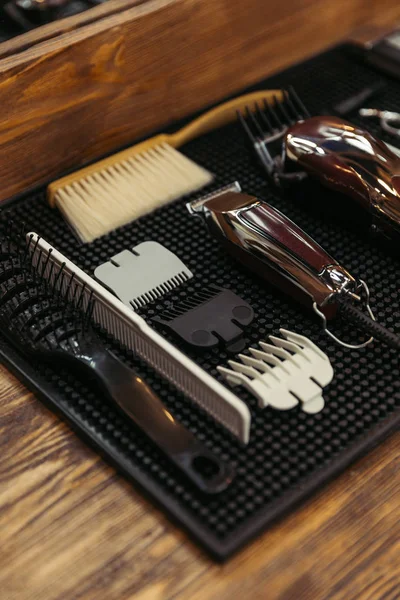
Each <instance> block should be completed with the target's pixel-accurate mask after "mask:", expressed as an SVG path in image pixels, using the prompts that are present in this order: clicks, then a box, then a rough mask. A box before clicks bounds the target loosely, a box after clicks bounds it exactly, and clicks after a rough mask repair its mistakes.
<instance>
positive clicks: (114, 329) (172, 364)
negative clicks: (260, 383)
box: [27, 233, 250, 444]
mask: <svg viewBox="0 0 400 600" xmlns="http://www.w3.org/2000/svg"><path fill="white" fill-rule="evenodd" d="M27 241H28V250H27V251H28V252H30V253H31V254H32V263H33V265H34V266H37V267H38V268H39V265H42V266H41V267H40V268H41V276H42V277H44V279H46V280H48V281H49V282H50V283H52V282H53V281H54V279H55V278H56V277H60V274H61V277H62V285H61V286H60V294H61V295H64V294H65V293H66V291H67V278H69V277H71V275H72V274H74V282H75V285H76V286H77V288H76V289H77V293H79V292H80V291H81V289H82V288H84V291H83V293H82V308H83V309H86V307H87V305H88V303H89V301H90V300H93V301H94V310H93V316H92V319H93V321H94V323H96V324H98V325H100V326H101V327H103V328H104V329H105V330H106V331H107V332H108V333H109V334H110V335H112V336H113V337H114V339H116V340H117V341H119V342H120V343H121V344H122V345H123V346H125V347H126V348H127V349H128V350H131V351H132V352H133V353H134V354H136V355H137V356H139V357H140V358H141V359H143V360H144V361H145V362H146V363H148V364H149V365H150V366H151V367H153V368H154V369H155V370H156V371H157V372H158V373H159V374H160V375H161V376H162V377H164V378H165V379H167V380H168V381H169V382H171V383H172V384H173V385H175V386H176V387H177V388H178V389H179V390H181V391H182V392H183V393H184V394H186V395H187V396H188V397H189V398H191V399H192V400H193V401H194V402H195V403H196V404H198V405H199V406H200V407H202V408H203V409H204V410H205V411H206V412H207V413H208V414H209V415H211V416H212V417H213V418H214V419H215V420H216V421H218V422H219V423H221V424H222V425H224V426H225V427H226V428H227V429H228V430H229V431H230V432H231V433H233V434H234V435H235V436H236V437H237V438H238V439H239V440H240V441H242V442H243V443H245V444H247V443H248V441H249V432H250V412H249V409H248V408H247V406H246V404H245V403H244V402H243V401H242V400H240V399H239V398H238V397H237V396H235V394H233V393H232V392H230V391H229V390H227V389H226V387H225V386H223V385H222V384H221V383H219V382H218V381H217V380H216V379H214V378H213V377H212V376H211V375H209V374H208V373H206V371H204V369H202V368H200V367H199V366H198V365H197V364H196V363H195V362H193V361H192V360H191V359H189V358H188V357H187V356H185V355H184V354H183V353H182V352H181V351H180V350H178V348H176V347H175V346H173V345H172V344H170V343H169V342H168V341H167V340H165V339H164V338H163V337H162V336H161V335H159V334H158V333H157V332H156V331H155V330H154V329H153V328H152V327H150V326H149V325H148V324H147V323H146V321H145V320H144V319H143V318H142V317H140V316H139V315H138V314H137V313H135V312H134V311H133V310H132V309H131V308H127V307H126V306H125V305H124V304H123V302H121V301H120V300H118V298H116V297H115V296H113V295H112V294H111V293H110V292H109V291H108V290H106V289H105V288H104V287H103V286H101V285H100V284H98V283H97V282H96V281H95V280H94V279H92V278H91V277H89V275H87V274H86V273H84V272H83V271H82V270H81V269H79V267H77V266H76V265H75V264H74V263H72V262H71V261H70V260H68V259H67V258H66V257H65V256H64V255H63V254H61V253H60V252H58V250H56V249H55V248H53V247H52V246H50V245H49V244H48V243H47V242H46V241H45V240H43V239H42V238H40V237H39V236H38V235H37V234H36V233H28V234H27Z"/></svg>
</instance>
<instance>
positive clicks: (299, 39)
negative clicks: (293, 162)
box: [0, 0, 400, 199]
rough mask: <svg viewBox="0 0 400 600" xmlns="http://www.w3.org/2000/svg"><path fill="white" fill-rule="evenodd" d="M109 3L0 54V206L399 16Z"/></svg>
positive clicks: (339, 4) (338, 8)
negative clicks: (356, 32)
mask: <svg viewBox="0 0 400 600" xmlns="http://www.w3.org/2000/svg"><path fill="white" fill-rule="evenodd" d="M107 6H108V7H107V8H104V7H98V8H96V9H93V11H97V12H93V13H91V12H90V11H88V13H87V15H88V16H81V17H79V18H76V19H75V20H67V21H65V22H64V23H61V24H60V25H54V26H52V27H53V29H52V28H50V30H49V29H46V28H45V29H44V30H43V33H42V34H41V33H40V32H38V33H32V34H27V35H28V36H31V37H28V38H26V40H25V42H24V39H23V37H22V38H21V39H20V40H18V41H15V42H9V43H6V44H5V45H4V46H3V48H4V56H5V57H4V58H3V59H0V106H1V108H2V110H1V112H0V164H1V186H0V199H5V198H8V197H10V196H12V195H13V194H16V193H18V192H20V191H22V190H25V189H26V188H31V187H33V186H35V185H38V184H39V183H43V182H46V181H48V180H50V179H54V178H56V177H57V176H59V175H61V174H62V173H64V172H66V171H68V170H70V169H72V168H77V167H79V166H81V165H82V164H84V163H86V162H87V161H89V160H92V159H95V158H96V157H99V156H100V155H103V154H105V153H108V152H110V151H112V150H113V149H116V148H117V147H119V146H121V145H123V144H128V143H130V142H131V141H132V140H133V139H135V138H136V137H137V136H141V135H144V134H146V133H148V132H150V131H151V130H154V129H155V128H156V127H159V126H162V125H165V124H166V123H169V122H171V121H173V120H175V119H177V118H181V117H183V116H185V115H187V114H189V113H191V112H193V111H196V110H199V109H201V108H204V107H205V106H206V105H209V104H210V103H213V102H216V101H218V100H220V99H222V98H224V97H226V96H227V95H228V94H231V93H233V92H235V91H238V90H240V89H242V88H243V87H244V86H246V85H249V84H252V83H254V82H256V81H259V80H260V79H262V78H264V77H265V76H266V75H268V74H270V73H272V72H274V71H277V70H279V69H281V68H283V67H284V66H286V65H288V64H290V63H292V62H294V61H297V60H300V59H301V58H304V57H305V56H309V55H312V54H314V53H316V52H319V51H320V50H321V49H322V48H326V47H327V46H328V45H330V44H334V43H336V42H338V41H340V40H343V39H344V38H346V37H348V36H349V35H351V33H352V32H353V31H354V30H355V29H356V28H358V27H360V26H361V25H366V24H368V23H371V22H374V23H376V24H377V25H381V24H388V23H394V21H395V19H400V4H399V3H398V2H397V1H396V0H380V1H379V2H375V1H373V2H366V1H365V0H335V2H332V0H291V1H290V2H280V1H279V0H268V1H266V0H246V2H232V0H213V1H212V2H211V1H209V2H207V1H205V0H148V1H139V2H135V0H129V1H128V2H126V5H125V6H126V7H125V8H124V5H123V4H121V1H120V0H110V1H109V3H107ZM113 7H114V8H113ZM106 13H107V14H106ZM85 15H86V13H85ZM90 15H92V16H90ZM94 16H96V19H95V20H93V21H92V19H94ZM56 34H57V35H56ZM12 48H14V50H15V53H11V50H12ZM0 53H1V52H0Z"/></svg>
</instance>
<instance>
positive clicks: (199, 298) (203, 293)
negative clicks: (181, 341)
mask: <svg viewBox="0 0 400 600" xmlns="http://www.w3.org/2000/svg"><path fill="white" fill-rule="evenodd" d="M222 291H223V288H219V287H218V286H212V285H211V286H209V287H205V288H203V289H202V290H198V291H195V292H193V293H192V294H191V295H190V296H187V297H186V298H185V299H183V300H181V301H180V302H178V303H176V304H174V305H173V306H169V307H167V308H165V309H164V310H163V312H161V313H159V314H158V316H159V318H160V319H162V320H164V321H171V320H172V319H176V317H179V316H181V315H183V314H184V313H186V312H187V311H188V310H191V309H193V308H197V307H198V306H200V305H201V304H204V303H205V302H208V301H209V300H211V298H214V297H215V296H216V295H217V294H220V293H221V292H222Z"/></svg>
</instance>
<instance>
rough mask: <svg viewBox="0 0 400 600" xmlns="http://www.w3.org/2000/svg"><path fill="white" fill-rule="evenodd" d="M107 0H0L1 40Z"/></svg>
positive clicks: (75, 13)
mask: <svg viewBox="0 0 400 600" xmlns="http://www.w3.org/2000/svg"><path fill="white" fill-rule="evenodd" d="M106 1H107V0H0V42H1V41H5V40H7V39H10V38H13V37H15V36H16V35H19V34H20V33H23V32H24V31H30V30H31V29H35V28H36V27H40V26H41V25H45V24H46V23H51V22H53V21H57V20H58V19H64V18H65V17H71V16H72V15H77V14H78V13H81V12H83V11H85V10H87V9H88V8H92V7H93V6H96V5H98V4H103V3H104V2H106Z"/></svg>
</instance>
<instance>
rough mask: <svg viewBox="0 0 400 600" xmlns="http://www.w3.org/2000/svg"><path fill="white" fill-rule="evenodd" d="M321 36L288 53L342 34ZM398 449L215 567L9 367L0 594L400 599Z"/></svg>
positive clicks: (30, 599)
mask: <svg viewBox="0 0 400 600" xmlns="http://www.w3.org/2000/svg"><path fill="white" fill-rule="evenodd" d="M324 1H325V0H321V1H320V3H319V4H320V6H321V7H322V6H325V4H324ZM133 3H134V2H133ZM138 3H139V4H140V2H138ZM185 3H186V4H189V0H185ZM170 4H172V3H170ZM297 4H299V2H297ZM361 4H362V3H360V2H359V0H351V2H348V3H347V6H348V7H350V5H351V6H352V7H353V8H352V10H353V12H351V11H350V8H349V9H348V10H347V13H346V19H345V21H343V23H345V24H346V25H345V29H343V35H348V33H349V31H350V29H351V23H352V19H353V20H354V22H356V15H357V18H358V15H359V9H360V6H361ZM383 5H385V8H384V6H383ZM330 6H332V7H333V4H332V3H330ZM364 6H365V7H366V3H365V2H364ZM339 9H340V7H337V10H339ZM389 9H390V10H389ZM368 10H369V11H370V13H371V15H372V16H373V17H374V18H371V23H372V24H373V23H374V22H378V23H379V24H382V23H383V22H384V20H385V19H384V17H385V15H386V17H387V23H388V22H389V20H390V18H392V17H391V15H392V16H393V17H394V16H395V15H396V16H399V14H400V10H399V8H398V6H397V3H395V2H393V1H392V0H385V2H381V3H379V8H378V5H377V9H376V11H373V10H372V4H371V5H369V4H368ZM321 11H322V8H321ZM321 11H320V12H319V13H315V14H314V17H315V15H316V14H322V12H323V11H322V12H321ZM357 11H358V12H357ZM390 11H392V12H390ZM331 16H332V15H331ZM294 22H295V21H293V23H294ZM293 23H292V24H293ZM289 24H290V22H289ZM289 29H290V28H288V35H289ZM317 29H318V28H317ZM296 31H297V32H298V31H299V29H298V27H295V28H294V29H293V32H296ZM339 34H340V32H339ZM321 36H322V34H321ZM321 36H320V39H319V38H318V36H311V37H312V39H311V38H310V37H307V40H305V41H304V44H303V45H302V46H301V47H300V46H299V47H298V48H297V50H298V52H297V55H296V48H295V49H293V47H291V48H292V49H291V52H292V55H291V56H292V59H293V60H294V58H293V56H294V57H296V56H297V58H298V59H300V58H301V57H302V56H303V55H304V54H305V48H306V42H307V44H308V46H307V47H309V44H311V47H313V48H314V49H315V50H316V49H317V46H318V47H322V45H323V44H324V43H325V41H326V44H325V45H327V44H328V43H330V42H332V43H333V42H334V41H336V40H337V39H338V32H337V31H335V32H333V33H332V35H331V36H330V38H329V39H325V37H324V40H325V41H324V40H323V39H322V37H323V36H326V29H325V30H324V33H323V36H322V37H321ZM303 37H305V36H303ZM281 39H282V38H281ZM266 43H267V42H266ZM277 56H279V57H280V56H281V55H276V57H277ZM276 57H275V59H274V60H272V61H271V69H272V70H274V69H276V68H278V67H281V66H282V64H278V62H277V60H278V59H277V58H276ZM7 60H8V59H7ZM10 60H11V59H10ZM279 60H281V58H279ZM41 64H42V63H41V61H37V62H36V63H35V68H38V69H40V68H41ZM254 64H257V63H256V62H255V63H254ZM13 68H14V67H13ZM15 68H17V67H15ZM28 72H31V71H28ZM253 79H255V75H254V77H253ZM9 81H10V82H11V83H12V82H13V81H14V79H13V78H11V77H10V79H9ZM10 85H11V84H10ZM66 98H67V96H66ZM210 98H211V97H210ZM193 108H194V107H192V106H189V105H188V106H186V110H189V109H193ZM3 116H4V115H3ZM119 141H121V140H119ZM103 149H104V148H103ZM49 173H50V171H49ZM10 181H11V178H10ZM14 181H15V179H14ZM399 449H400V435H399V434H397V435H395V436H392V437H391V438H390V439H389V440H387V441H386V443H384V444H382V445H381V446H380V447H379V448H378V449H376V450H375V451H374V452H372V453H370V454H369V455H368V456H367V457H366V458H364V459H363V460H361V461H359V462H358V463H357V464H355V465H354V466H353V467H352V468H351V469H348V470H347V471H346V473H344V474H343V475H342V476H341V477H340V478H339V479H337V480H336V481H335V482H334V483H332V484H331V485H330V486H328V487H326V488H325V489H324V490H323V491H321V492H320V493H319V494H318V495H317V496H314V498H313V499H312V500H310V501H309V502H308V503H307V504H306V505H304V506H303V507H302V508H301V509H299V510H298V511H297V512H295V513H293V514H291V515H290V516H289V517H288V518H286V519H285V520H284V521H282V522H280V523H278V524H276V525H275V527H273V528H271V529H270V530H269V531H268V532H266V533H265V534H264V535H262V536H261V537H259V538H258V540H256V541H255V542H254V543H253V544H252V545H251V546H249V547H248V548H247V549H245V550H244V551H242V552H241V553H240V554H238V555H237V556H236V557H234V558H233V559H231V561H230V562H228V563H227V564H226V565H223V566H220V565H216V564H214V563H213V562H211V561H210V560H209V559H208V558H207V557H206V556H205V555H204V554H203V553H202V552H201V551H200V550H199V549H198V548H197V547H196V546H194V545H193V544H192V543H191V542H190V541H189V540H188V538H187V537H186V535H185V534H184V533H182V532H181V531H180V530H179V529H177V528H176V527H175V526H173V525H172V524H171V522H170V521H169V520H167V518H166V517H165V516H164V515H163V514H162V513H161V512H159V511H158V510H156V509H155V508H154V507H153V506H152V505H151V504H150V503H149V502H147V501H146V500H144V499H143V498H142V496H141V495H140V493H138V492H137V491H135V489H134V488H133V487H132V486H131V485H129V484H127V483H126V482H125V481H124V480H123V479H122V478H121V477H119V476H118V475H117V474H116V473H115V471H114V470H113V469H111V468H110V467H108V466H107V465H106V464H105V463H104V462H103V461H102V460H101V459H100V458H99V457H98V456H97V455H96V454H94V453H93V452H92V451H91V450H90V449H88V448H87V447H86V446H85V445H84V444H83V443H82V442H80V440H79V439H78V438H77V437H76V436H75V435H74V434H73V433H71V431H70V430H69V429H68V427H67V426H65V425H64V424H62V423H61V422H60V421H59V420H58V419H57V418H56V417H55V416H54V415H53V414H51V413H50V412H49V411H47V410H46V408H44V407H43V405H42V404H41V403H40V402H39V401H38V400H36V399H35V398H34V397H33V396H32V394H30V393H28V392H27V391H26V389H25V388H24V387H23V386H22V385H21V384H20V383H19V382H18V381H17V380H16V379H14V378H13V377H12V376H11V375H10V374H9V373H8V372H7V371H6V370H5V369H3V368H0V532H1V542H2V543H1V547H0V598H1V600H78V599H79V600H86V599H93V600H103V599H104V600H127V599H130V600H133V599H134V600H172V599H174V600H237V599H238V600H257V599H258V598H260V599H262V600H328V599H329V600H398V599H399V598H400V567H399V565H400V494H399V484H400V465H399V454H400V452H399Z"/></svg>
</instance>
